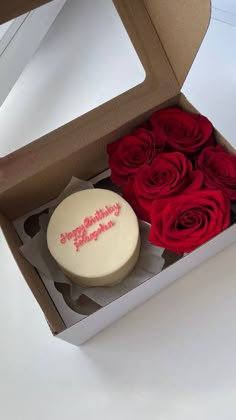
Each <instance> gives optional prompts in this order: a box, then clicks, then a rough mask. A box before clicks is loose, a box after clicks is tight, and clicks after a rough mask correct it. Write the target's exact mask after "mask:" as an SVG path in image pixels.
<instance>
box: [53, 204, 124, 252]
mask: <svg viewBox="0 0 236 420" xmlns="http://www.w3.org/2000/svg"><path fill="white" fill-rule="evenodd" d="M120 209H121V206H120V204H118V203H115V204H114V205H112V206H105V208H103V209H99V210H96V212H95V213H94V215H93V216H89V217H85V218H84V221H83V223H82V224H81V225H79V226H77V227H76V228H75V229H73V230H71V231H69V232H65V233H61V234H60V242H61V244H63V245H64V244H66V242H67V241H71V240H73V243H74V246H75V249H76V251H77V252H78V251H79V249H80V247H81V246H83V245H85V244H86V243H88V242H90V241H93V240H94V241H97V239H98V237H99V235H100V234H102V233H104V232H106V231H107V230H109V229H111V228H112V227H114V226H115V223H114V222H113V221H112V220H109V221H108V222H107V223H99V225H98V227H97V229H95V230H93V231H92V232H90V233H88V231H87V229H88V228H89V227H90V226H93V225H94V224H95V223H97V222H100V221H101V220H103V219H104V218H106V217H109V216H111V215H113V216H116V217H118V216H119V214H120Z"/></svg>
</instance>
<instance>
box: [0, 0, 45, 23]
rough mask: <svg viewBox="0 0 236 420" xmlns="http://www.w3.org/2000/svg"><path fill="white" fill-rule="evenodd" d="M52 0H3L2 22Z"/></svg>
mask: <svg viewBox="0 0 236 420" xmlns="http://www.w3.org/2000/svg"><path fill="white" fill-rule="evenodd" d="M50 1H52V0H2V1H1V2H0V24H2V23H4V22H7V21H9V20H11V19H14V18H16V17H17V16H20V15H23V14H24V13H26V12H29V11H30V10H33V9H36V7H39V6H42V5H43V4H46V3H49V2H50Z"/></svg>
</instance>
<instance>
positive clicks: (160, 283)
mask: <svg viewBox="0 0 236 420" xmlns="http://www.w3.org/2000/svg"><path fill="white" fill-rule="evenodd" d="M235 240H236V224H234V225H233V226H231V227H230V228H228V229H227V230H225V231H224V232H222V233H221V234H219V235H217V236H216V237H215V238H213V239H211V240H210V241H209V242H207V243H206V244H204V245H202V246H201V247H199V248H198V249H196V250H195V251H193V252H192V253H190V254H188V255H186V256H185V257H184V258H182V259H180V260H179V261H177V262H176V263H174V264H172V265H171V266H169V267H168V268H166V269H165V270H163V271H162V272H161V273H160V274H158V275H156V276H154V277H152V278H151V279H149V280H147V281H146V282H145V283H143V284H142V285H140V286H139V287H136V288H135V289H133V290H131V291H130V292H129V293H127V294H125V295H124V296H122V297H121V298H119V299H117V300H115V301H114V302H113V303H111V304H109V305H107V306H105V307H104V308H101V309H99V310H98V311H97V312H95V313H94V314H92V315H89V316H88V317H87V318H85V319H83V320H82V321H80V322H78V323H77V324H75V325H73V326H72V327H70V328H67V329H66V330H65V331H63V332H61V333H60V334H58V335H57V337H58V338H61V339H62V340H65V341H67V342H69V343H71V344H74V345H76V346H78V345H80V344H82V343H84V342H85V341H87V340H89V339H90V338H92V337H93V336H95V335H96V334H97V333H98V332H100V331H102V330H103V329H104V328H106V327H108V326H109V325H111V324H112V323H113V322H114V321H117V320H118V319H120V318H121V317H122V316H124V315H126V314H127V313H128V312H130V311H131V310H132V309H134V308H136V307H137V306H138V305H140V304H141V303H144V302H145V301H146V300H148V299H149V298H151V297H152V296H153V295H155V294H156V293H157V292H159V291H160V290H162V289H164V288H165V287H167V286H169V285H170V284H171V283H173V282H174V281H175V280H177V279H178V278H179V277H181V276H183V275H184V274H186V273H188V272H189V271H191V270H192V269H193V268H195V267H197V266H198V265H199V264H201V263H202V262H203V261H205V260H207V259H208V258H210V257H213V256H214V255H215V254H217V253H218V252H220V251H222V250H223V249H225V248H226V247H228V246H229V245H231V244H232V243H233V242H234V241H235Z"/></svg>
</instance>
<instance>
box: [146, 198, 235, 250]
mask: <svg viewBox="0 0 236 420" xmlns="http://www.w3.org/2000/svg"><path fill="white" fill-rule="evenodd" d="M151 222H152V226H151V231H150V236H149V240H150V242H151V243H153V244H154V245H157V246H161V247H163V248H167V249H169V250H170V251H173V252H176V253H178V254H183V253H184V252H191V251H193V250H194V249H195V248H197V247H198V246H200V245H202V244H203V243H204V242H206V241H208V240H209V239H211V238H213V237H214V236H215V235H217V234H218V233H220V232H222V230H224V229H226V228H227V227H228V226H229V224H230V201H229V200H228V198H227V197H226V196H225V194H224V193H222V192H221V191H216V190H201V191H194V192H193V193H191V194H182V195H179V196H176V197H172V198H171V200H170V199H163V200H155V201H154V203H153V205H152V211H151Z"/></svg>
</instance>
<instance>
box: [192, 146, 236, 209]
mask: <svg viewBox="0 0 236 420" xmlns="http://www.w3.org/2000/svg"><path fill="white" fill-rule="evenodd" d="M197 167H198V168H199V169H201V171H202V173H203V179H204V184H205V185H206V187H208V188H212V189H219V190H221V191H223V192H224V193H225V194H226V195H227V196H228V197H229V199H230V200H232V201H235V200H236V156H234V155H230V154H229V153H228V152H226V151H225V149H224V148H223V147H222V146H221V145H218V146H216V147H207V148H206V149H203V151H202V153H201V154H200V156H199V157H198V160H197Z"/></svg>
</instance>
